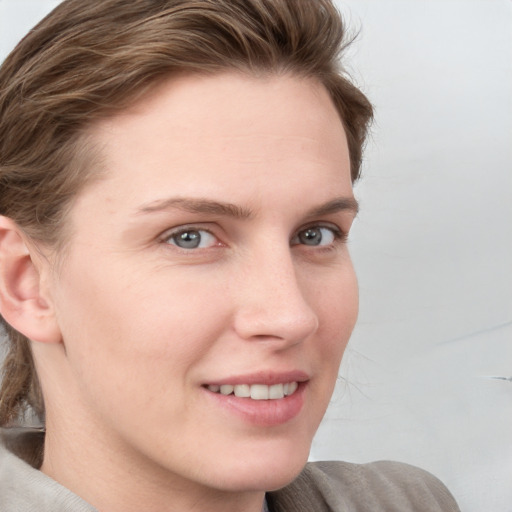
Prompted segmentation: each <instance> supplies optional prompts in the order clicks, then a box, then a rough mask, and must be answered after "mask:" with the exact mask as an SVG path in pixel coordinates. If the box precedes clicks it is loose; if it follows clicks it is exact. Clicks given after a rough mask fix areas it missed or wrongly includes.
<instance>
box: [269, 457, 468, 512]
mask: <svg viewBox="0 0 512 512" xmlns="http://www.w3.org/2000/svg"><path fill="white" fill-rule="evenodd" d="M270 501H271V502H272V503H273V504H274V510H275V512H281V511H285V510H287V511H290V510H293V511H297V512H299V511H302V510H304V511H306V510H315V511H322V512H323V511H325V512H328V511H339V510H344V511H345V510H346V511H347V512H348V511H350V512H370V511H371V512H376V511H382V512H385V511H386V512H387V511H389V512H391V511H393V512H413V511H414V512H460V510H459V508H458V506H457V504H456V502H455V500H454V498H453V497H452V495H451V494H450V492H449V491H448V489H447V488H446V487H445V486H444V484H443V483H442V482H441V481H440V480H438V479H437V478H436V477H434V476H433V475H432V474H430V473H428V472H427V471H424V470H422V469H419V468H417V467H414V466H410V465H408V464H403V463H400V462H389V461H379V462H372V463H369V464H351V463H347V462H316V463H309V464H307V465H306V467H305V468H304V470H303V471H302V473H301V474H300V475H299V476H298V477H297V479H296V480H295V481H294V482H292V483H291V484H290V485H289V486H287V487H285V488H284V489H281V490H280V491H277V492H275V493H271V496H270ZM312 507H313V508H312Z"/></svg>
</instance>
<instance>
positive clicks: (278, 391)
mask: <svg viewBox="0 0 512 512" xmlns="http://www.w3.org/2000/svg"><path fill="white" fill-rule="evenodd" d="M298 387H299V384H298V383H297V382H296V381H293V382H287V383H285V384H273V385H271V386H267V385H266V384H252V385H249V384H235V385H231V384H222V385H220V386H219V385H216V384H212V385H209V386H207V388H208V390H209V391H211V392H213V393H219V394H221V395H226V396H227V395H235V396H236V397H238V398H251V399H252V400H279V399H281V398H284V397H285V396H290V395H293V394H294V393H295V391H297V388H298Z"/></svg>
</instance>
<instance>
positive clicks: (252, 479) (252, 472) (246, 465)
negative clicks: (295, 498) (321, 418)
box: [212, 443, 310, 492]
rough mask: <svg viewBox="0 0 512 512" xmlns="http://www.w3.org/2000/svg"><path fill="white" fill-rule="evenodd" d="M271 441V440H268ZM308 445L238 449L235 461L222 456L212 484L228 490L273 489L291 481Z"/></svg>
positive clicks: (306, 458) (301, 464) (299, 469)
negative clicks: (254, 450)
mask: <svg viewBox="0 0 512 512" xmlns="http://www.w3.org/2000/svg"><path fill="white" fill-rule="evenodd" d="M271 444H272V443H271ZM309 449H310V446H309V444H308V445H307V446H301V445H300V444H299V443H297V444H291V445H289V446H286V447H282V446H281V447H280V446H274V447H267V448H266V449H265V448H260V449H259V450H257V451H256V452H255V453H251V454H247V453H245V454H244V453H243V452H244V451H243V450H241V451H240V454H239V456H238V457H236V460H233V461H228V460H226V459H224V460H223V461H222V466H221V464H219V467H217V468H216V472H215V479H216V480H217V482H215V483H214V482H212V484H213V485H214V486H215V487H217V488H223V489H224V490H226V491H230V492H251V491H274V490H277V489H281V488H282V487H285V486H286V485H288V484H289V483H290V482H292V481H293V480H294V479H295V478H296V477H297V476H298V475H299V473H300V472H301V471H302V469H303V468H304V466H305V465H306V462H307V460H308V456H309Z"/></svg>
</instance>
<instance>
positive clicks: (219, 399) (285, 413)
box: [202, 370, 309, 428]
mask: <svg viewBox="0 0 512 512" xmlns="http://www.w3.org/2000/svg"><path fill="white" fill-rule="evenodd" d="M287 382H297V383H298V384H299V386H298V388H297V390H296V391H295V393H293V395H289V396H285V397H284V398H279V399H275V400H252V399H251V398H239V397H237V396H235V395H222V394H220V393H214V392H212V391H209V390H208V387H207V386H209V385H219V386H221V385H223V384H232V385H237V384H249V385H252V384H266V385H268V386H271V385H273V384H284V383H287ZM308 383H309V377H308V375H307V374H306V373H305V372H302V371H297V370H293V371H285V372H271V371H260V372H255V373H251V374H249V375H237V376H232V377H228V378H222V379H219V380H215V381H212V382H209V383H208V384H205V385H203V386H202V389H203V391H204V394H205V396H206V398H207V399H208V401H209V402H210V403H213V404H214V406H215V407H218V408H219V409H220V410H221V411H223V412H224V413H227V414H228V415H229V416H234V417H236V418H238V419H239V420H241V421H242V422H244V423H246V424H249V425H252V426H257V427H267V428H268V427H277V426H280V425H284V424H286V423H288V422H290V421H292V420H293V419H294V418H296V417H297V416H298V415H299V413H300V412H301V411H302V409H303V407H304V403H305V394H306V390H307V387H308Z"/></svg>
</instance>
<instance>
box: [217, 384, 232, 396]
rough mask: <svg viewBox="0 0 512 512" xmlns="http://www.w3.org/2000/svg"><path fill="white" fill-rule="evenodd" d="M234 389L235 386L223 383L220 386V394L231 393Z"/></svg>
mask: <svg viewBox="0 0 512 512" xmlns="http://www.w3.org/2000/svg"><path fill="white" fill-rule="evenodd" d="M234 389H235V388H234V387H233V386H231V385H230V384H223V385H222V386H221V387H220V394H221V395H231V393H233V390H234Z"/></svg>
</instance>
